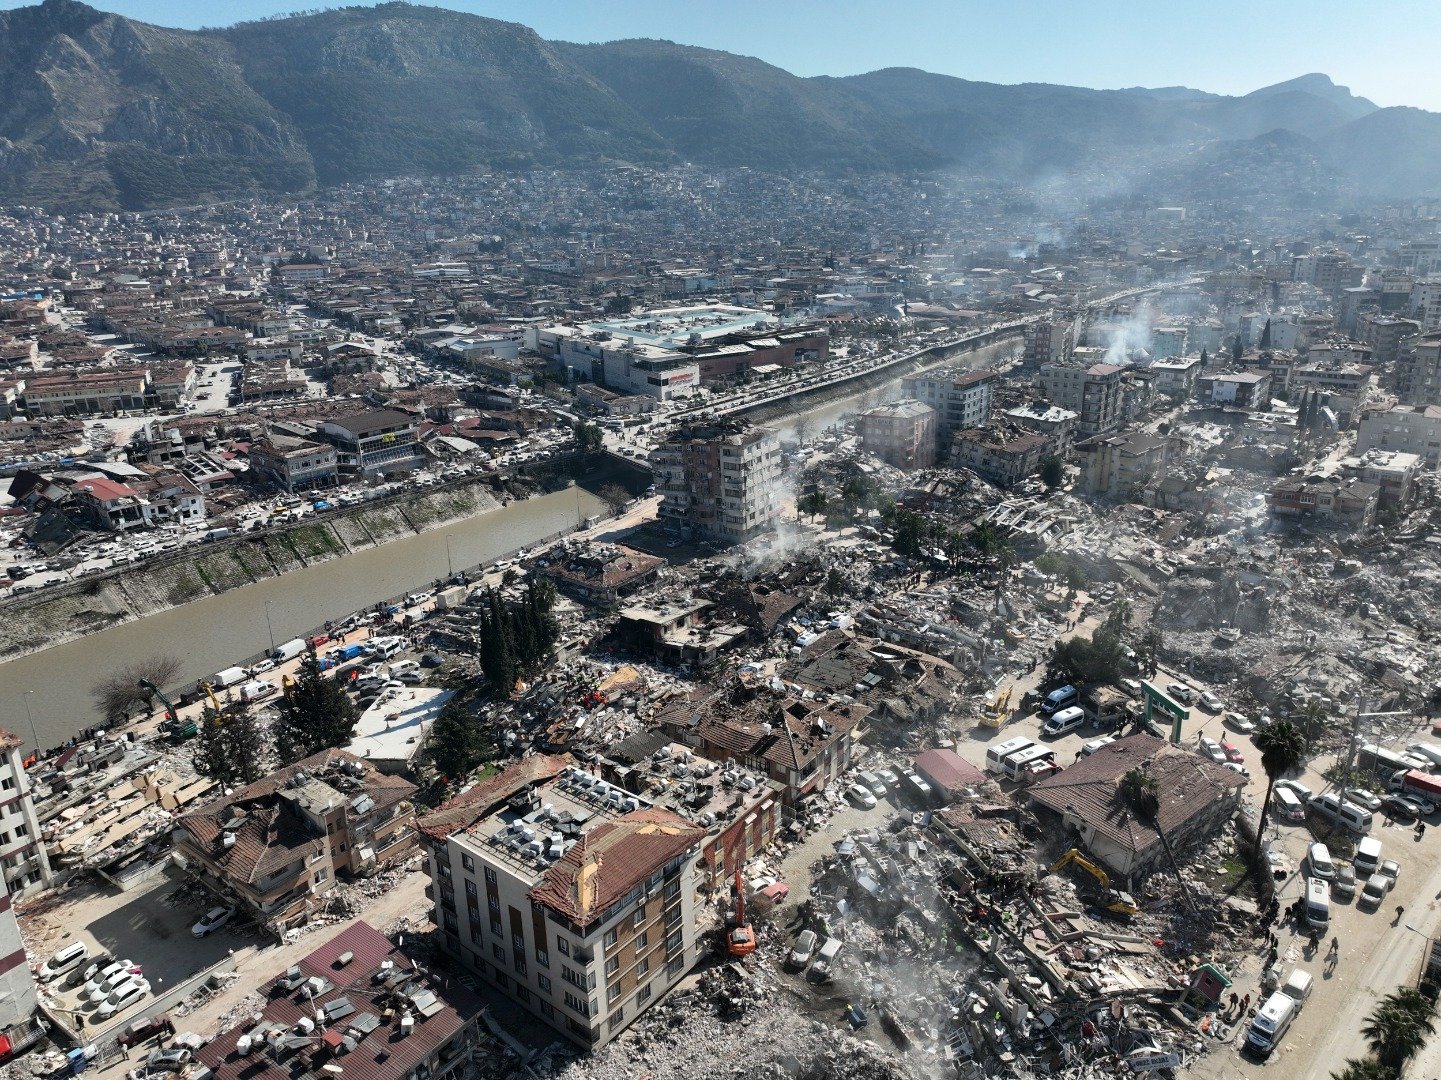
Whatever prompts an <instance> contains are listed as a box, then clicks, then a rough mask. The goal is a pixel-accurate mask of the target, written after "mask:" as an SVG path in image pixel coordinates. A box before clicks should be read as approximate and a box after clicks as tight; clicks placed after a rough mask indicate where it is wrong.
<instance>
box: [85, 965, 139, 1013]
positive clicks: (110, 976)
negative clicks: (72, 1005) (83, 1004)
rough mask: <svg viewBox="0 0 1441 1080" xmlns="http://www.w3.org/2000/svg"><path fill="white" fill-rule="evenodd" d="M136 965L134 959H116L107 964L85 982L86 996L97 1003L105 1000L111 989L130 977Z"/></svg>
mask: <svg viewBox="0 0 1441 1080" xmlns="http://www.w3.org/2000/svg"><path fill="white" fill-rule="evenodd" d="M134 966H135V961H133V960H115V961H112V962H111V963H109V964H106V965H105V966H104V967H102V968H101V969H100V970H99V971H97V972H96V973H95V974H94V975H93V976H91V978H90V980H89V981H88V982H87V983H86V984H85V996H86V997H88V998H89V999H90V1000H91V1001H94V1002H97V1003H98V1002H100V1001H103V1000H104V999H105V998H107V997H109V996H110V991H112V990H114V989H115V987H116V986H117V985H118V984H120V983H122V982H124V981H125V980H126V979H127V978H128V977H129V975H130V969H131V968H133V967H134Z"/></svg>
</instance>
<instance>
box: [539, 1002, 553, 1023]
mask: <svg viewBox="0 0 1441 1080" xmlns="http://www.w3.org/2000/svg"><path fill="white" fill-rule="evenodd" d="M540 1015H541V1016H543V1017H545V1018H546V1019H547V1020H554V1019H555V1006H554V1005H552V1004H551V1003H550V1002H548V1001H542V1002H541V1003H540Z"/></svg>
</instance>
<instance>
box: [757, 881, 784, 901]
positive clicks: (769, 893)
mask: <svg viewBox="0 0 1441 1080" xmlns="http://www.w3.org/2000/svg"><path fill="white" fill-rule="evenodd" d="M790 894H791V887H790V886H789V885H787V884H786V883H785V882H784V881H773V882H771V883H770V884H769V885H767V886H765V888H762V889H757V890H756V895H757V896H764V897H765V898H766V899H767V900H769V901H770V902H771V903H772V904H779V903H781V902H782V901H783V900H785V898H786V897H787V896H789V895H790Z"/></svg>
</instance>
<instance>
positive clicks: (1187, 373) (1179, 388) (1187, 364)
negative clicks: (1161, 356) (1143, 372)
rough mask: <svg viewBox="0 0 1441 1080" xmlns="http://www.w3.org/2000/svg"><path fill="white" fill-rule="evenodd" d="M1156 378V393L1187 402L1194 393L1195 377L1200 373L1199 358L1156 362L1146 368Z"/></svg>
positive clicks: (1178, 358) (1184, 357)
mask: <svg viewBox="0 0 1441 1080" xmlns="http://www.w3.org/2000/svg"><path fill="white" fill-rule="evenodd" d="M1147 370H1149V371H1150V372H1151V373H1152V374H1153V375H1154V376H1155V377H1156V392H1157V393H1161V394H1166V395H1168V396H1169V397H1173V398H1175V399H1177V400H1178V401H1186V400H1189V398H1190V397H1191V395H1192V394H1193V393H1195V391H1196V377H1197V376H1198V375H1200V373H1201V357H1200V356H1199V355H1198V356H1177V357H1174V358H1170V359H1166V360H1157V361H1156V362H1155V363H1154V364H1152V365H1151V366H1150V368H1148V369H1147Z"/></svg>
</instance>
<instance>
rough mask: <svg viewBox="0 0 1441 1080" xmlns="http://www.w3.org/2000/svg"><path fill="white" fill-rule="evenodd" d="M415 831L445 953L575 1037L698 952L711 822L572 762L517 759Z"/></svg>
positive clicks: (617, 1016)
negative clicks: (425, 856) (703, 861)
mask: <svg viewBox="0 0 1441 1080" xmlns="http://www.w3.org/2000/svg"><path fill="white" fill-rule="evenodd" d="M419 828H420V831H421V832H422V834H423V835H424V836H425V837H426V840H427V842H428V848H429V855H430V858H429V863H428V868H429V871H430V879H431V885H430V891H431V893H432V895H433V896H434V899H435V922H436V925H437V926H439V927H440V929H441V938H440V944H441V948H443V949H444V950H445V952H446V953H447V954H448V955H449V956H451V957H452V958H453V959H455V960H456V961H458V962H459V963H461V964H463V965H465V966H466V967H468V968H470V969H471V970H473V971H475V972H477V973H478V974H479V975H480V976H481V978H482V979H484V980H485V982H486V983H487V984H488V985H489V986H490V987H492V988H494V989H495V990H497V991H499V992H500V993H503V994H505V995H506V996H507V997H509V998H510V999H511V1000H512V1001H515V1002H517V1003H518V1004H519V1005H521V1006H522V1007H524V1008H525V1009H527V1010H529V1011H530V1012H532V1013H534V1014H535V1015H537V1016H539V1017H540V1018H541V1019H542V1020H544V1021H545V1022H546V1023H548V1024H550V1025H552V1026H553V1027H555V1028H556V1029H557V1030H558V1031H560V1032H561V1033H562V1034H564V1035H565V1036H566V1037H567V1038H569V1039H570V1040H572V1041H573V1042H576V1043H578V1044H580V1045H581V1046H584V1047H592V1048H593V1047H598V1046H601V1045H604V1044H605V1043H606V1042H609V1041H610V1040H611V1039H613V1038H615V1036H616V1035H618V1034H619V1033H620V1032H622V1031H623V1030H625V1028H627V1027H628V1026H629V1025H630V1024H631V1023H632V1022H634V1020H635V1019H636V1017H638V1016H639V1015H640V1014H641V1013H643V1012H644V1011H645V1010H646V1009H648V1008H650V1007H651V1006H652V1005H654V1004H655V1003H656V1002H657V1001H658V1000H659V999H660V998H661V997H662V996H664V995H665V993H666V992H667V991H668V990H670V989H671V987H673V986H674V985H675V984H676V983H677V982H679V981H680V979H681V978H683V977H684V975H685V973H686V972H687V971H689V970H690V968H691V966H692V965H693V964H694V963H695V962H696V960H697V959H698V958H699V955H700V941H699V934H698V930H697V921H698V914H699V911H700V901H699V899H698V897H697V895H696V889H697V885H698V878H697V874H696V862H697V858H696V856H697V854H698V852H699V850H700V846H701V843H702V842H703V841H704V839H705V836H706V831H705V829H703V828H701V827H700V826H698V825H694V824H691V823H690V822H689V821H687V820H686V819H685V818H682V817H680V816H679V815H677V814H675V813H673V812H671V811H669V810H665V809H662V808H659V807H656V806H653V805H651V803H650V800H648V799H646V798H645V797H643V796H640V795H637V794H633V793H631V792H629V791H627V790H626V789H624V788H622V787H618V786H616V785H613V784H610V783H608V782H606V781H604V780H601V779H599V778H598V777H596V776H595V775H593V774H592V773H590V772H588V771H586V770H585V769H584V768H581V767H579V766H578V765H576V764H575V763H573V762H572V761H571V760H570V759H569V758H568V757H549V756H545V755H535V756H532V757H528V758H523V759H522V760H520V761H518V762H516V763H515V764H513V765H511V766H510V767H509V768H507V769H505V770H504V771H503V772H501V773H500V774H498V775H497V776H493V777H491V778H490V779H488V780H485V781H482V782H481V783H479V784H477V785H476V786H475V787H473V788H471V789H470V790H468V791H466V792H463V793H462V794H460V795H458V796H456V797H455V798H454V799H452V800H450V801H449V802H447V803H444V804H443V805H441V806H440V807H439V808H438V809H437V810H436V811H434V812H433V813H431V814H428V815H426V816H425V817H424V818H422V819H421V821H420V824H419Z"/></svg>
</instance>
